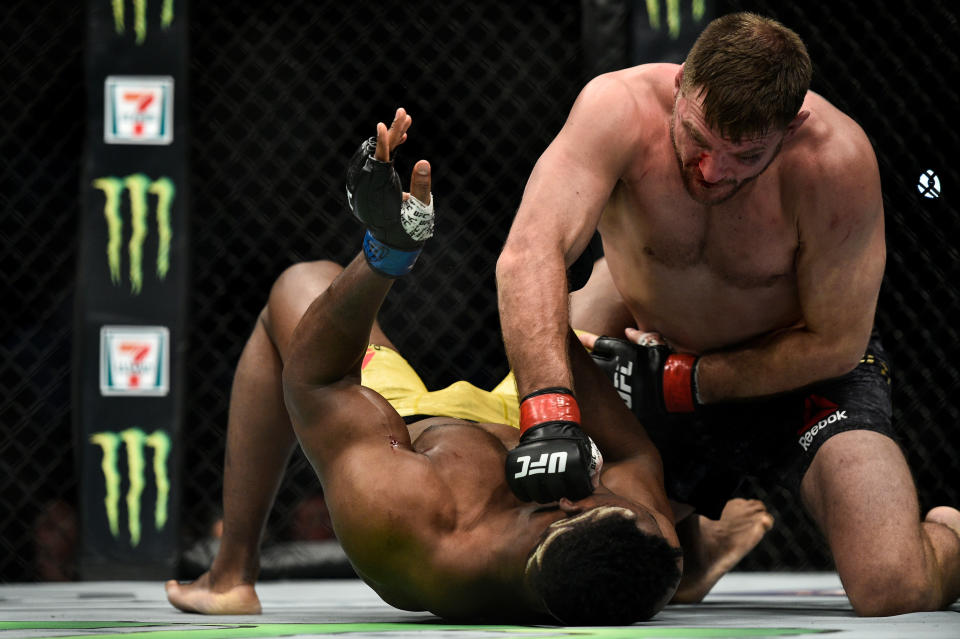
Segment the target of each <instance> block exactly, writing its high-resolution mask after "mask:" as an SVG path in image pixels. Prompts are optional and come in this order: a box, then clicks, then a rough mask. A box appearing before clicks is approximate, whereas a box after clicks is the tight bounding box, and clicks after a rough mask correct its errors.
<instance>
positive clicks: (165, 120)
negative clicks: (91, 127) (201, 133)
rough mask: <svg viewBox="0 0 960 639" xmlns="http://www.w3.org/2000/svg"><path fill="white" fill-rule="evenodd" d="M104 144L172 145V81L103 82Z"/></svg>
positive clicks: (114, 79) (119, 79)
mask: <svg viewBox="0 0 960 639" xmlns="http://www.w3.org/2000/svg"><path fill="white" fill-rule="evenodd" d="M103 100H104V105H103V106H104V109H103V140H104V142H106V143H107V144H170V143H171V142H173V78H172V77H170V76H124V75H111V76H109V77H107V79H106V81H105V82H104V91H103Z"/></svg>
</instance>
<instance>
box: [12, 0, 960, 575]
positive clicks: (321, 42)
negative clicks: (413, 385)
mask: <svg viewBox="0 0 960 639" xmlns="http://www.w3.org/2000/svg"><path fill="white" fill-rule="evenodd" d="M90 1H95V0H90ZM603 4H605V3H595V4H594V3H589V2H588V3H584V5H583V6H581V4H580V3H576V2H569V3H554V2H545V1H533V2H525V3H513V2H507V1H495V2H463V1H459V0H457V1H454V2H451V3H436V2H426V1H423V2H421V1H419V0H417V1H408V2H393V1H388V2H377V3H366V2H353V3H337V2H304V1H302V0H290V1H289V2H285V3H261V2H254V1H252V0H236V1H235V2H231V3H214V2H195V3H193V6H192V7H191V8H190V12H189V16H188V17H189V20H190V29H189V31H190V57H189V60H190V62H189V73H190V91H191V101H190V112H189V118H190V129H191V140H192V142H191V146H190V158H189V166H190V175H191V178H190V189H191V194H190V201H191V211H190V235H191V238H192V240H191V241H192V256H191V260H192V272H191V277H190V286H191V291H190V297H189V304H188V308H189V311H188V312H189V324H188V326H189V350H188V353H187V379H186V380H185V382H186V384H187V387H188V389H189V391H188V396H187V401H186V415H185V421H184V427H183V431H182V434H183V437H184V439H183V450H184V451H185V452H184V458H183V468H182V476H183V479H184V485H183V489H182V490H183V494H182V503H183V512H182V515H181V521H182V522H183V525H182V535H181V538H182V545H183V547H184V548H186V547H188V546H190V545H191V544H192V543H193V542H194V541H195V540H196V539H198V538H200V537H203V536H205V535H206V534H207V533H208V530H209V526H210V524H211V523H212V522H213V521H214V520H215V519H216V517H217V514H218V509H219V501H220V486H221V480H220V475H221V468H222V456H223V441H224V428H225V424H226V408H227V400H228V397H229V389H230V383H231V379H232V371H233V368H234V366H235V364H236V362H237V359H238V357H239V354H240V350H241V348H242V346H243V343H244V341H245V339H246V337H247V335H248V334H249V331H250V329H251V327H252V325H253V321H254V318H255V317H256V315H257V313H258V312H259V311H260V309H261V308H262V306H263V303H264V301H265V299H266V295H267V292H268V290H269V287H270V284H271V283H272V281H273V280H274V278H276V276H277V275H278V274H279V273H280V272H281V271H282V270H283V269H284V268H285V267H286V266H288V265H290V264H291V263H293V262H296V261H299V260H304V259H317V258H330V259H334V260H337V261H340V262H341V263H345V262H346V261H347V260H348V259H350V258H351V257H352V256H353V255H354V254H355V253H356V251H357V250H358V248H359V245H360V239H361V235H362V230H361V228H360V227H359V226H358V224H357V223H355V222H354V221H353V220H352V219H351V218H350V217H349V215H348V214H347V212H346V211H345V208H344V196H343V170H344V162H345V160H346V158H347V157H349V154H350V152H351V151H352V150H353V148H354V147H355V146H356V144H357V143H358V142H359V140H360V139H362V138H363V137H365V136H367V135H370V134H371V133H372V132H373V124H374V123H376V122H377V121H378V120H388V119H389V118H390V117H391V116H392V113H393V110H394V108H395V107H396V106H401V105H402V106H404V107H406V108H407V110H408V111H409V112H410V113H411V114H412V115H413V116H414V126H413V129H412V130H411V136H410V142H409V143H408V144H406V145H405V146H404V148H403V151H402V155H401V157H400V160H399V164H400V167H402V170H403V171H408V170H409V168H410V167H411V166H412V164H413V161H414V160H416V159H418V158H421V157H425V158H428V159H430V160H431V161H432V162H433V164H434V176H435V177H434V184H435V186H434V194H435V197H436V199H437V204H438V207H439V209H438V210H439V221H438V227H437V239H435V240H433V241H432V242H430V243H429V244H428V245H427V248H426V250H425V251H424V254H423V255H422V256H421V258H420V261H419V263H418V266H417V273H416V277H414V278H412V279H410V280H409V281H401V282H400V283H399V284H398V285H397V287H396V288H395V290H394V292H393V293H392V294H391V296H390V298H389V300H388V303H387V306H386V307H385V310H384V313H383V317H382V320H383V324H384V326H385V330H386V331H387V332H388V334H390V335H391V337H392V339H393V340H394V341H395V342H396V343H397V344H398V345H399V346H400V347H401V349H402V350H403V351H404V352H405V354H406V355H407V357H408V359H410V360H411V363H412V364H413V365H414V366H415V367H416V368H417V369H418V370H419V371H421V373H422V375H423V377H424V380H425V381H426V383H427V385H428V386H430V387H432V388H436V387H440V386H444V385H446V384H449V383H451V382H453V381H455V380H457V379H460V378H465V379H468V380H469V381H471V382H473V383H475V384H477V385H479V386H486V387H489V386H492V385H493V384H495V383H496V382H497V381H499V379H500V378H501V377H502V376H503V375H504V374H505V373H506V364H505V358H504V354H503V350H502V346H501V344H500V341H499V328H498V318H497V312H496V295H495V287H494V278H493V273H494V264H495V260H496V256H497V254H498V253H499V250H500V247H501V246H502V243H503V241H504V239H505V237H506V233H507V230H508V228H509V224H510V221H511V219H512V216H513V212H514V210H515V208H516V206H517V204H518V203H519V201H520V196H521V193H522V190H523V186H524V184H525V181H526V177H527V175H528V173H529V171H530V169H531V168H532V166H533V163H534V162H535V161H536V159H537V157H538V156H539V154H540V153H541V152H542V150H543V149H544V148H545V146H546V145H547V144H548V143H549V141H550V140H551V139H552V137H553V136H554V135H555V133H556V132H557V130H558V129H559V127H560V126H561V125H562V123H563V120H564V117H565V115H566V113H567V111H568V110H569V107H570V106H571V104H572V102H573V100H574V98H575V97H576V95H577V93H578V91H579V89H580V88H581V87H582V85H583V83H584V82H585V81H586V80H587V79H589V77H591V76H592V75H593V74H595V73H596V72H597V71H598V70H603V69H604V68H607V65H609V64H610V62H611V61H614V62H617V63H618V64H620V63H622V64H631V63H634V62H643V61H658V60H653V59H649V60H647V59H644V58H643V56H644V52H645V51H646V52H649V51H650V50H651V49H650V47H655V46H660V45H663V44H664V43H667V44H669V38H665V37H664V36H663V35H662V32H661V35H660V36H658V37H659V38H660V40H661V42H659V44H658V42H656V40H657V38H653V40H654V43H653V44H650V43H649V42H647V41H645V40H644V38H643V37H641V36H642V35H643V34H642V32H637V31H634V30H631V29H632V28H633V27H630V25H634V26H636V25H641V26H643V27H644V28H645V29H646V28H648V27H647V26H646V25H647V24H648V21H647V18H646V16H645V15H643V14H642V13H641V12H642V11H643V9H642V7H643V6H644V4H645V3H637V5H638V6H637V8H632V7H631V6H630V5H629V3H621V4H620V5H617V3H611V4H612V5H613V6H614V8H617V6H619V9H621V10H622V11H623V12H625V13H624V14H623V15H621V18H623V20H622V25H623V27H622V29H620V30H617V29H613V30H609V25H607V28H608V33H607V36H606V37H605V38H601V39H600V41H599V43H598V41H597V38H596V34H597V32H596V30H595V28H594V27H595V25H593V22H592V21H591V20H587V22H586V24H588V25H590V26H589V28H587V27H585V26H584V24H585V22H584V18H585V17H591V16H593V15H594V13H595V10H596V6H595V5H603ZM689 4H690V3H689V0H684V1H683V2H682V5H683V7H684V13H683V14H682V17H683V19H684V20H685V22H684V25H685V29H687V30H689V29H692V30H693V31H694V32H696V31H698V30H699V25H697V24H696V23H695V22H693V21H692V18H691V16H690V13H689V6H688V5H689ZM607 9H609V7H607ZM741 9H748V10H755V11H758V12H761V13H764V14H767V15H770V16H772V17H775V18H777V19H779V20H781V21H782V22H784V23H785V24H787V25H788V26H790V27H791V28H793V29H794V30H796V31H797V32H798V33H799V34H800V35H801V36H802V37H803V38H804V39H805V40H806V42H807V45H808V47H809V50H810V54H811V57H812V58H813V60H814V64H815V75H814V81H813V88H814V90H815V91H817V92H819V93H821V94H823V95H825V96H826V97H827V98H828V99H830V100H831V101H833V102H834V103H835V104H837V105H838V106H839V107H840V108H841V109H843V110H845V111H846V112H847V113H849V114H850V115H851V116H852V117H854V118H855V119H856V120H857V121H858V122H859V123H860V124H861V125H862V126H863V128H864V129H865V130H866V132H867V134H868V135H869V136H870V139H871V141H872V142H873V145H874V147H875V148H876V151H877V155H878V159H879V162H880V171H881V176H882V179H883V184H884V191H885V204H886V218H887V241H888V262H887V273H886V279H885V282H884V287H883V289H882V292H881V298H880V309H879V312H878V317H877V324H878V326H879V327H880V328H881V330H882V331H883V333H884V335H885V339H886V345H887V349H888V351H889V352H890V355H891V358H892V361H893V370H894V387H893V388H894V407H895V413H894V419H895V423H896V425H897V427H898V428H899V430H900V432H901V434H902V436H903V442H904V444H905V446H906V450H907V455H908V458H909V461H910V464H911V467H912V468H913V470H914V474H915V477H916V479H917V483H918V488H919V492H920V499H921V508H922V509H924V510H926V509H928V508H930V507H932V506H935V505H939V504H952V505H957V504H960V481H958V480H960V472H958V469H957V466H958V463H960V456H958V445H957V436H956V433H957V428H956V424H957V421H958V408H957V402H956V399H955V398H956V393H957V390H958V386H960V384H958V372H957V366H956V364H955V361H956V359H957V356H958V354H960V347H958V339H957V337H958V336H957V320H958V318H960V314H958V306H960V300H958V291H957V287H956V286H955V284H954V283H955V282H956V281H957V280H958V276H960V273H958V270H960V269H958V263H960V261H958V251H957V248H956V245H955V243H954V242H955V238H957V237H958V230H960V229H958V227H960V216H958V211H957V199H956V196H955V195H954V191H955V190H956V188H957V185H958V180H957V169H956V167H955V165H953V163H952V162H950V160H952V159H953V156H954V155H955V154H956V151H957V150H958V148H960V146H958V140H957V133H956V129H955V128H954V127H952V126H950V125H949V124H948V118H951V117H953V116H952V115H951V114H955V113H957V112H960V104H958V102H960V99H958V95H957V93H956V87H957V80H958V73H957V70H958V66H960V65H958V60H957V52H956V47H955V43H956V42H957V41H958V38H960V30H958V25H957V17H956V15H955V13H954V9H953V7H952V5H950V4H949V3H947V2H945V1H936V0H934V1H924V2H920V1H919V0H905V1H904V2H898V3H887V2H880V1H879V0H878V1H875V2H867V3H861V2H847V1H843V0H832V1H830V2H827V1H811V2H805V3H796V4H795V5H794V4H787V3H779V2H773V1H772V0H771V1H770V2H720V3H716V4H715V5H714V7H713V11H714V13H713V15H717V14H719V13H725V12H728V11H731V10H741ZM0 17H2V20H0V59H2V63H0V73H2V82H3V87H4V91H3V93H2V95H0V121H2V122H3V127H2V129H0V185H2V190H0V198H2V199H0V202H2V215H0V247H2V248H0V286H2V287H3V288H2V298H0V299H2V311H0V389H2V396H0V531H2V536H0V544H2V546H0V580H3V581H22V580H33V579H42V578H52V577H51V574H50V573H49V572H47V571H45V570H44V569H42V565H46V564H42V560H44V559H46V560H48V561H49V559H50V556H51V554H52V555H53V556H54V557H60V555H57V553H58V552H59V553H61V554H62V559H63V561H62V562H61V563H62V564H63V566H64V567H65V568H64V570H63V572H64V575H63V576H65V577H70V576H71V572H70V569H69V561H70V557H71V548H70V544H69V539H70V534H71V533H70V522H71V520H72V519H71V511H72V510H73V509H74V508H75V506H76V503H77V483H76V477H75V462H74V457H73V455H74V446H73V441H72V440H73V434H72V432H71V403H70V402H71V398H70V379H71V348H72V326H73V324H72V320H73V301H74V294H75V287H76V286H77V282H76V279H75V270H76V263H77V233H78V221H79V218H80V175H81V171H80V167H81V165H80V163H81V159H82V155H83V140H84V128H83V127H84V121H85V113H84V109H85V104H86V102H85V96H86V88H85V86H84V68H83V59H84V57H83V56H84V49H85V43H84V37H85V36H84V33H85V31H84V20H85V14H84V7H83V6H77V5H76V4H75V3H68V2H65V1H63V2H58V1H49V0H48V1H47V2H42V1H41V2H37V1H31V2H27V1H21V2H12V3H7V4H6V5H5V6H4V8H3V9H2V14H0ZM180 17H181V16H179V15H178V18H180ZM585 31H586V33H585ZM617 34H619V35H618V37H619V39H618V37H614V36H615V35H617ZM647 35H649V34H647ZM682 50H685V47H684V48H681V51H682ZM624 51H626V53H625V54H624V53H623V52H624ZM681 55H682V53H681ZM661 57H662V56H661ZM928 169H932V170H934V171H936V173H937V174H938V175H939V179H940V182H941V188H942V190H943V193H942V195H941V197H940V198H939V199H925V198H923V197H921V196H920V194H919V192H918V190H917V186H916V185H917V180H918V178H919V176H920V174H921V173H922V172H924V171H926V170H928ZM292 466H293V468H292V472H291V473H289V474H288V478H287V480H286V481H285V482H284V485H283V487H282V489H281V494H280V497H279V499H278V505H277V508H276V509H275V512H274V513H273V515H272V516H271V521H270V525H269V530H268V540H269V541H277V540H286V539H293V538H299V539H302V538H317V537H321V536H323V533H322V531H321V530H320V529H322V528H323V525H322V517H319V518H317V517H316V515H317V513H316V509H312V510H311V509H310V508H306V509H305V508H302V507H300V505H301V504H302V503H304V502H303V500H304V499H308V498H310V497H313V496H315V495H317V494H319V488H318V483H317V481H316V479H315V477H314V475H313V473H312V471H310V470H309V467H308V466H307V464H306V463H305V462H304V461H303V460H302V459H301V458H300V457H299V454H298V456H297V457H296V458H295V459H294V461H293V462H292ZM744 494H752V495H756V496H759V497H761V498H763V499H764V500H765V501H766V502H767V504H768V506H769V507H770V509H771V510H772V511H773V513H774V515H775V516H776V518H777V524H776V526H775V528H774V530H773V531H772V532H771V533H770V534H769V535H768V536H767V537H766V539H765V540H764V541H763V542H762V543H761V545H760V547H759V548H758V549H757V550H756V551H755V552H754V553H752V554H751V555H750V556H749V557H747V558H746V559H745V560H744V561H743V563H742V564H741V568H744V569H780V570H782V569H824V568H829V567H830V566H831V562H830V558H829V555H828V553H827V552H826V549H825V546H824V544H823V542H822V540H821V538H820V535H819V534H818V533H817V532H816V531H815V530H814V529H813V528H812V526H811V523H810V521H809V519H808V518H807V516H806V515H805V514H803V512H802V510H801V509H800V508H799V507H798V502H797V498H796V496H795V495H790V494H787V493H786V492H782V491H776V492H766V491H764V490H763V489H762V488H761V487H758V486H753V485H752V484H748V485H747V486H746V487H745V489H744ZM307 503H308V504H310V503H313V502H309V501H308V502H307ZM311 516H313V518H312V519H311ZM318 519H319V520H321V521H320V523H319V524H318V523H316V521H315V520H318ZM311 522H312V523H311ZM51 531H61V532H62V534H63V535H65V537H63V538H61V537H60V536H58V535H54V534H52V533H51ZM51 539H52V540H53V541H51ZM61 539H65V541H59V540H61ZM58 543H59V545H57V544H58ZM38 547H40V548H41V550H40V552H39V553H38V550H37V548H38ZM41 564H42V565H41Z"/></svg>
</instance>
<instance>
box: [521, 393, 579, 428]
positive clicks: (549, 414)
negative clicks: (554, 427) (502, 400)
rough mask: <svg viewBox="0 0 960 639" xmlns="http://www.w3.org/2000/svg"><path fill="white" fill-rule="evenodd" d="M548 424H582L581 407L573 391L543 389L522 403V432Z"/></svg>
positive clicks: (524, 399)
mask: <svg viewBox="0 0 960 639" xmlns="http://www.w3.org/2000/svg"><path fill="white" fill-rule="evenodd" d="M547 422H573V423H575V424H578V425H579V424H580V407H579V406H578V405H577V400H576V399H575V398H574V397H573V391H571V390H569V389H567V388H562V387H554V388H543V389H541V390H538V391H534V392H532V393H530V394H529V395H527V396H526V397H524V398H523V401H521V402H520V432H521V433H523V432H524V431H526V430H527V429H528V428H530V427H531V426H536V425H538V424H544V423H547Z"/></svg>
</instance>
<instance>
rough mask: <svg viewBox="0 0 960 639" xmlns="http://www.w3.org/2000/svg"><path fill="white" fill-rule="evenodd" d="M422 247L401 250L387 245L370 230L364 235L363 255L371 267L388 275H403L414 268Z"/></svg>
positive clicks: (392, 276) (394, 276)
mask: <svg viewBox="0 0 960 639" xmlns="http://www.w3.org/2000/svg"><path fill="white" fill-rule="evenodd" d="M419 255H420V249H419V248H418V249H414V250H412V251H401V250H400V249H396V248H393V247H392V246H387V245H386V244H384V243H383V242H381V241H380V240H378V239H377V238H375V237H373V235H372V234H371V233H370V231H369V230H368V231H367V232H366V234H365V235H364V236H363V256H364V257H366V258H367V263H368V264H370V267H371V268H372V269H373V270H374V271H376V272H377V273H380V274H381V275H384V276H386V277H391V278H396V277H402V276H404V275H406V274H407V273H409V272H410V271H411V270H412V269H413V265H414V263H416V261H417V257H418V256H419Z"/></svg>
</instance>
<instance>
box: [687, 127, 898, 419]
mask: <svg viewBox="0 0 960 639" xmlns="http://www.w3.org/2000/svg"><path fill="white" fill-rule="evenodd" d="M859 137H860V138H862V139H857V138H855V139H854V140H853V142H848V144H850V145H851V147H852V149H851V150H850V151H849V152H848V154H846V157H843V156H841V157H840V158H839V159H837V158H834V160H833V163H829V162H825V163H821V164H817V165H815V167H811V170H809V171H806V172H805V175H806V180H805V181H804V182H802V183H797V184H795V185H794V186H795V188H794V191H793V192H792V193H788V194H787V197H792V198H796V200H795V201H796V202H799V203H800V204H799V206H800V207H801V208H800V209H799V210H800V213H799V215H798V232H799V237H800V247H799V250H798V253H797V258H796V265H797V266H796V269H797V288H798V293H799V298H800V307H801V311H802V313H803V321H802V323H801V324H800V325H798V326H797V327H794V328H791V329H788V330H784V331H780V332H778V333H774V334H772V335H770V336H767V337H764V338H762V339H759V340H756V341H754V342H753V343H750V344H747V345H744V346H741V347H738V348H736V349H732V350H730V351H726V352H719V353H713V354H708V355H706V356H704V357H702V358H701V359H700V362H699V371H698V381H699V391H700V397H701V399H702V400H703V401H704V402H705V403H710V402H716V401H724V400H735V399H741V398H748V397H756V396H762V395H770V394H774V393H779V392H784V391H788V390H792V389H795V388H799V387H802V386H805V385H807V384H810V383H813V382H816V381H820V380H823V379H828V378H831V377H837V376H839V375H843V374H844V373H846V372H848V371H850V370H852V369H853V368H854V367H855V366H856V365H857V363H858V362H859V361H860V358H861V357H862V356H863V353H864V350H865V349H866V345H867V342H868V340H869V337H870V331H871V328H872V326H873V321H874V313H875V311H876V304H877V297H878V295H879V290H880V284H881V280H882V278H883V268H884V264H885V260H886V249H885V242H884V226H883V201H882V197H881V191H880V177H879V172H878V169H877V164H876V158H875V156H874V154H873V151H872V149H871V148H870V145H869V142H868V141H867V140H866V137H865V136H863V134H862V132H861V133H860V134H859ZM836 162H840V163H842V166H843V167H844V168H843V170H841V169H840V168H839V167H838V166H837V165H836V164H835V163H836ZM852 167H856V170H853V169H852ZM844 171H846V173H844ZM837 175H843V176H844V177H842V178H840V179H838V178H836V176H837Z"/></svg>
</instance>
